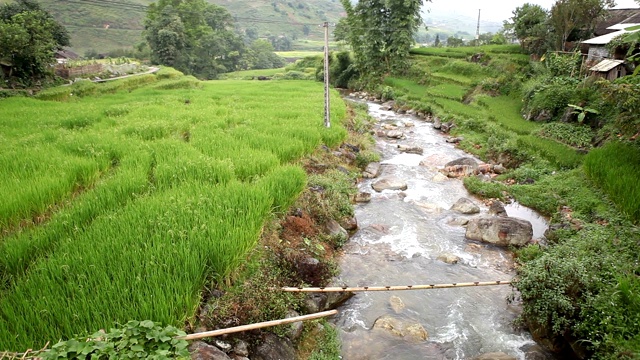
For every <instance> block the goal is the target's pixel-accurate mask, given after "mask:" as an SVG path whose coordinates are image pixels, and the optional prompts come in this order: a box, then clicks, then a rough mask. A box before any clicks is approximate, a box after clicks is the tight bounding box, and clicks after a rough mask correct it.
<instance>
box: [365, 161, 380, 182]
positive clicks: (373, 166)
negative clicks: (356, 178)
mask: <svg viewBox="0 0 640 360" xmlns="http://www.w3.org/2000/svg"><path fill="white" fill-rule="evenodd" d="M380 171H381V167H380V163H379V162H372V163H369V165H367V167H366V168H365V169H364V171H363V172H362V177H363V178H365V179H373V178H377V177H378V176H380Z"/></svg>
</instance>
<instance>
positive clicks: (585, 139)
mask: <svg viewBox="0 0 640 360" xmlns="http://www.w3.org/2000/svg"><path fill="white" fill-rule="evenodd" d="M538 134H539V135H540V136H542V137H546V138H548V139H553V140H557V141H560V142H562V143H564V144H567V145H569V146H573V147H577V148H583V149H585V148H590V147H591V140H592V139H593V136H594V133H593V131H592V130H591V128H590V127H588V126H580V125H575V124H568V123H548V124H544V125H543V126H542V128H541V129H540V131H539V133H538Z"/></svg>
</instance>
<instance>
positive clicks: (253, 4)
mask: <svg viewBox="0 0 640 360" xmlns="http://www.w3.org/2000/svg"><path fill="white" fill-rule="evenodd" d="M207 1H209V2H210V3H214V4H217V5H220V6H223V7H225V8H227V9H228V10H229V12H231V14H233V15H234V16H235V17H236V20H237V24H238V28H239V29H240V30H241V31H246V30H247V29H251V30H255V31H256V32H257V35H258V36H259V37H266V36H269V35H273V36H280V35H286V36H287V37H288V38H290V39H296V38H305V39H310V40H318V39H321V38H322V36H323V31H322V27H320V26H319V25H321V24H322V22H324V21H329V22H332V23H335V22H337V21H338V19H339V18H340V17H341V16H343V15H344V9H343V8H342V5H341V4H340V2H339V0H309V1H303V0H269V1H266V0H207ZM7 2H10V0H0V4H2V3H7ZM152 2H153V1H151V0H40V3H41V4H42V7H43V8H44V9H46V10H47V11H49V12H50V13H51V14H52V15H53V16H54V17H55V18H56V19H57V20H58V21H60V22H61V23H62V24H64V25H65V26H66V27H67V29H68V30H69V33H70V34H71V48H72V50H74V51H75V52H77V53H78V54H81V55H82V54H84V53H85V52H86V51H87V50H89V49H94V50H96V51H98V52H107V51H110V50H114V49H121V48H130V47H132V46H135V45H136V44H137V43H139V42H140V41H142V29H143V27H144V26H143V21H144V17H145V7H146V6H147V5H149V4H150V3H152Z"/></svg>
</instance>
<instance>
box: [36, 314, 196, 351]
mask: <svg viewBox="0 0 640 360" xmlns="http://www.w3.org/2000/svg"><path fill="white" fill-rule="evenodd" d="M184 335H186V333H185V332H184V331H182V330H179V329H177V328H175V327H173V326H171V325H169V326H166V327H162V326H161V324H160V323H158V322H153V321H151V320H144V321H135V320H132V321H129V322H127V323H126V324H124V325H122V326H120V327H117V328H112V329H111V330H110V331H109V332H108V333H106V332H104V331H98V332H96V333H94V334H93V335H91V336H89V337H86V338H74V339H69V340H65V341H60V342H58V343H56V344H55V345H53V346H52V347H51V350H49V351H46V352H44V353H43V354H42V358H43V359H44V360H50V359H51V360H52V359H87V358H91V359H110V358H114V357H117V358H145V359H156V360H161V359H176V358H182V359H187V358H189V351H188V350H187V347H188V345H189V344H188V343H187V341H186V340H178V339H176V338H175V337H176V336H184Z"/></svg>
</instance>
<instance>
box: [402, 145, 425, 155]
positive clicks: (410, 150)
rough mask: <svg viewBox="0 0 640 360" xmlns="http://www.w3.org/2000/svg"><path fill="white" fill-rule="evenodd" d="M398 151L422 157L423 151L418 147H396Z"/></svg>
mask: <svg viewBox="0 0 640 360" xmlns="http://www.w3.org/2000/svg"><path fill="white" fill-rule="evenodd" d="M398 150H399V151H400V152H403V153H407V154H417V155H422V153H423V149H422V148H421V147H419V146H408V145H398Z"/></svg>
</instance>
